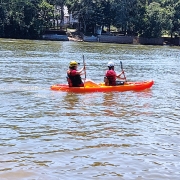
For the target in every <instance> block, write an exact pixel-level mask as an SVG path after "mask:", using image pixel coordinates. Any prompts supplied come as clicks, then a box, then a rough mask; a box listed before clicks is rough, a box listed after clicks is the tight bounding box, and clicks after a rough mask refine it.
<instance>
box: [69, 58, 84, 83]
mask: <svg viewBox="0 0 180 180" xmlns="http://www.w3.org/2000/svg"><path fill="white" fill-rule="evenodd" d="M77 66H78V63H77V62H76V61H71V62H70V63H69V69H68V70H67V81H68V84H69V87H84V83H83V82H82V79H81V75H82V74H83V73H82V72H83V71H84V70H85V66H83V67H82V68H81V69H80V70H77Z"/></svg>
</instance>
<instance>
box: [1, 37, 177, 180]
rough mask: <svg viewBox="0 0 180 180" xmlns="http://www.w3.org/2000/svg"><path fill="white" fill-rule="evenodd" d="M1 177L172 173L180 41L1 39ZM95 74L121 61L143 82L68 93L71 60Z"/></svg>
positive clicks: (47, 179) (121, 178)
mask: <svg viewBox="0 0 180 180" xmlns="http://www.w3.org/2000/svg"><path fill="white" fill-rule="evenodd" d="M0 53H1V55H0V156H1V158H0V180H71V179H77V180H83V179H96V180H97V179H103V180H109V179H113V180H116V179H117V180H135V179H136V180H147V179H148V180H151V179H152V180H154V179H156V180H157V179H158V180H159V179H160V180H161V179H163V180H169V179H173V180H179V177H180V171H179V169H180V136H179V135H180V114H179V112H180V70H179V69H180V68H179V67H180V47H170V46H143V45H121V44H103V43H85V42H58V41H53V42H52V41H30V40H14V39H0ZM83 55H84V57H85V61H86V68H87V70H86V71H87V78H89V79H92V80H94V81H95V82H102V81H103V76H104V73H105V70H106V68H107V62H108V61H109V60H113V61H114V62H115V64H116V67H115V68H116V69H115V70H116V72H120V70H121V68H120V61H122V62H123V67H124V70H125V73H126V77H127V80H129V81H144V80H150V79H153V80H154V82H155V84H154V85H153V87H152V88H151V89H149V90H145V91H142V92H108V93H97V92H96V93H85V94H73V93H66V92H56V91H51V90H50V86H51V85H53V84H57V83H66V70H67V68H68V63H69V62H70V61H71V60H76V61H78V62H79V63H81V64H80V67H82V62H83V59H82V56H83Z"/></svg>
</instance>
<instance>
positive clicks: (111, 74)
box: [104, 61, 125, 86]
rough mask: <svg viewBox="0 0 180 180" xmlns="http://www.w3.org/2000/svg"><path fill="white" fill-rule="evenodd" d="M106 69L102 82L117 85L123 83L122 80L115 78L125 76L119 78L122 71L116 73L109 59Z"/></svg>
mask: <svg viewBox="0 0 180 180" xmlns="http://www.w3.org/2000/svg"><path fill="white" fill-rule="evenodd" d="M107 66H108V70H107V71H106V73H105V77H104V82H105V85H106V86H117V85H123V84H124V81H117V80H116V79H117V78H118V79H122V80H125V78H121V75H122V74H123V73H124V71H122V72H121V73H120V74H118V75H117V74H116V72H115V70H114V63H113V62H112V61H109V62H108V64H107Z"/></svg>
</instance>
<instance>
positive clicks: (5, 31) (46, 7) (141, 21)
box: [0, 0, 180, 38]
mask: <svg viewBox="0 0 180 180" xmlns="http://www.w3.org/2000/svg"><path fill="white" fill-rule="evenodd" d="M0 2H1V3H0V37H13V38H39V37H40V35H41V34H42V32H43V31H44V29H49V28H51V27H52V26H54V25H55V21H57V19H60V20H61V23H60V26H61V25H63V18H64V12H63V11H64V9H63V6H64V5H66V6H67V7H68V9H69V13H72V14H73V16H74V18H77V19H78V20H79V26H78V27H79V30H81V31H83V32H84V33H87V32H91V33H93V32H94V30H95V28H96V26H101V27H104V26H106V27H108V28H109V29H110V27H112V26H114V27H116V28H118V30H119V31H123V32H126V33H127V34H129V33H130V34H135V33H136V34H137V33H138V34H139V35H140V36H143V37H160V36H162V34H163V32H166V33H168V34H171V35H173V34H175V33H176V34H179V32H180V1H179V0H1V1H0ZM57 7H58V8H59V9H60V10H59V14H58V13H55V9H56V8H57Z"/></svg>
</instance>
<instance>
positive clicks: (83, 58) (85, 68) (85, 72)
mask: <svg viewBox="0 0 180 180" xmlns="http://www.w3.org/2000/svg"><path fill="white" fill-rule="evenodd" d="M83 65H84V77H85V80H86V65H85V59H84V55H83Z"/></svg>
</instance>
